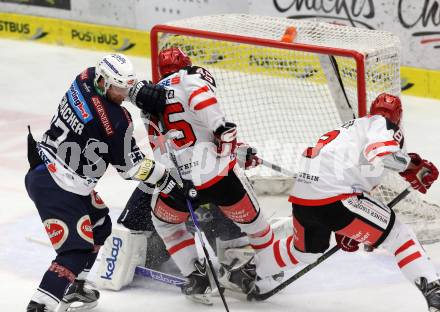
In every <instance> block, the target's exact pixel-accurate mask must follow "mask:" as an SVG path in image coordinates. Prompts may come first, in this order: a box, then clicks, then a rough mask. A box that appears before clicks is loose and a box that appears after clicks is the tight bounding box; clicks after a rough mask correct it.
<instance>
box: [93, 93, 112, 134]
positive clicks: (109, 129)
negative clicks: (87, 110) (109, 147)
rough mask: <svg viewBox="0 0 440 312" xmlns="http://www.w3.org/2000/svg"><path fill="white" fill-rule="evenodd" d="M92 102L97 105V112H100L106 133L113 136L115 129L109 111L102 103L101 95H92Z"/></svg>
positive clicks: (99, 115)
mask: <svg viewBox="0 0 440 312" xmlns="http://www.w3.org/2000/svg"><path fill="white" fill-rule="evenodd" d="M92 104H93V106H94V107H95V110H96V112H97V113H98V117H99V121H100V122H101V125H102V127H103V128H104V131H105V134H106V135H107V136H112V135H113V134H114V133H115V131H114V130H113V126H112V124H111V122H110V118H108V115H107V112H106V111H105V108H104V105H103V104H102V102H101V100H100V99H99V97H97V96H92Z"/></svg>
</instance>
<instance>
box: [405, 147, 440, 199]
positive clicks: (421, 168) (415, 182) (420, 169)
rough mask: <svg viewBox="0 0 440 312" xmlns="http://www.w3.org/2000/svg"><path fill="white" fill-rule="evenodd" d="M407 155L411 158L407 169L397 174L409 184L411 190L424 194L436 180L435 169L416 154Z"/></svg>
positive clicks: (437, 173)
mask: <svg viewBox="0 0 440 312" xmlns="http://www.w3.org/2000/svg"><path fill="white" fill-rule="evenodd" d="M408 155H409V157H411V163H410V164H409V166H408V169H406V170H405V171H403V172H400V173H399V174H400V175H401V176H402V177H403V178H405V180H406V181H408V182H409V183H410V184H411V187H412V188H413V189H415V190H418V191H419V192H421V193H423V194H425V193H426V191H427V190H428V189H429V188H430V187H431V185H432V183H434V181H435V180H437V178H438V175H439V172H438V170H437V167H436V166H435V165H434V164H433V163H431V162H429V161H427V160H426V159H422V158H421V157H420V156H419V155H418V154H416V153H408Z"/></svg>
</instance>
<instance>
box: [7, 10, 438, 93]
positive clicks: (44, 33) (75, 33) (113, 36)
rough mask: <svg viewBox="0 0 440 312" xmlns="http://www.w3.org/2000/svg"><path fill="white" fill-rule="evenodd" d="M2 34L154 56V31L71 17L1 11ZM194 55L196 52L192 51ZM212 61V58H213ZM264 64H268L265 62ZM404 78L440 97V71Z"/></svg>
mask: <svg viewBox="0 0 440 312" xmlns="http://www.w3.org/2000/svg"><path fill="white" fill-rule="evenodd" d="M0 38H9V39H18V40H31V41H38V42H42V43H48V44H57V45H65V46H70V47H76V48H82V49H89V50H100V51H110V52H122V53H125V54H127V55H134V56H142V57H150V33H149V32H147V31H140V30H135V29H128V28H120V27H114V26H103V25H95V24H87V23H82V22H77V21H71V20H61V19H54V18H46V17H37V16H30V15H19V14H11V13H1V12H0ZM186 40H187V39H186ZM192 40H196V41H197V40H200V39H194V38H193V39H192ZM190 43H192V42H191V41H189V42H186V44H190ZM206 47H210V46H209V45H208V46H205V48H206ZM242 52H243V51H240V52H238V53H242ZM253 52H255V51H253ZM277 53H279V54H280V55H279V56H283V55H284V54H285V53H286V52H284V51H279V52H277ZM252 55H254V58H256V59H255V62H262V61H264V62H267V61H268V60H260V59H258V58H257V56H258V54H255V53H252ZM277 56H278V54H275V55H273V57H272V58H271V60H270V61H271V62H275V61H277ZM191 57H195V56H194V55H191ZM208 61H210V62H212V61H213V60H208ZM292 62H294V64H296V63H298V61H297V60H292ZM296 65H298V64H296ZM231 66H232V67H234V66H236V64H228V62H227V60H223V67H226V68H228V67H231ZM248 66H250V67H252V64H248ZM298 66H299V65H298ZM298 66H296V67H298ZM257 67H258V68H260V67H261V66H257ZM257 67H256V68H257ZM296 67H295V66H293V70H295V72H294V74H304V73H302V72H297V71H298V69H296ZM299 67H301V66H299ZM261 68H264V66H263V67H261ZM261 68H260V70H261ZM250 70H251V71H255V70H257V69H252V68H250ZM287 74H288V73H287ZM285 75H286V73H284V72H279V73H277V76H285ZM313 75H314V76H316V75H318V76H321V75H322V73H321V72H314V73H313ZM401 78H402V91H403V94H408V95H414V96H420V97H430V98H436V99H440V71H435V70H426V69H421V68H415V67H402V68H401Z"/></svg>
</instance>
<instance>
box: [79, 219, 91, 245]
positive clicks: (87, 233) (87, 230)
mask: <svg viewBox="0 0 440 312" xmlns="http://www.w3.org/2000/svg"><path fill="white" fill-rule="evenodd" d="M76 231H77V232H78V234H79V236H81V237H82V238H83V239H84V240H86V241H87V242H89V243H91V244H94V243H95V241H94V240H93V226H92V222H91V221H90V217H89V216H88V215H85V216H82V217H81V219H79V220H78V222H77V223H76Z"/></svg>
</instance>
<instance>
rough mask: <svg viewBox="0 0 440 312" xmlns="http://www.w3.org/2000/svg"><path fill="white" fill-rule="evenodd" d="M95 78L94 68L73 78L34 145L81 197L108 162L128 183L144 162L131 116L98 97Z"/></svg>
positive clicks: (62, 181)
mask: <svg viewBox="0 0 440 312" xmlns="http://www.w3.org/2000/svg"><path fill="white" fill-rule="evenodd" d="M94 77H95V68H94V67H91V68H88V69H86V70H84V71H83V72H82V73H81V74H79V75H78V76H77V77H76V79H75V80H74V81H73V83H72V84H71V86H70V87H69V89H68V90H67V92H66V93H65V95H64V96H63V98H62V99H61V102H60V104H59V106H58V110H57V112H56V113H55V115H54V116H53V118H52V121H51V124H50V128H49V130H47V131H46V132H45V134H44V136H43V139H42V141H41V142H39V144H38V149H39V154H40V157H41V158H42V160H43V161H44V163H45V164H46V166H47V168H48V170H49V172H50V173H51V175H52V177H53V179H54V180H55V182H56V183H57V184H58V185H59V186H60V187H61V188H63V189H65V190H67V191H70V192H73V193H76V194H80V195H88V194H90V192H91V190H92V189H93V188H94V187H95V185H96V183H97V182H98V180H99V179H100V178H101V176H102V175H103V174H104V173H105V171H106V169H107V167H108V165H109V164H111V165H113V166H114V167H115V168H116V169H117V170H118V172H119V173H120V174H121V175H122V176H123V177H124V178H126V179H131V178H132V177H133V176H134V175H135V174H136V171H137V167H138V165H139V163H140V162H141V161H142V160H143V158H144V155H143V153H142V152H141V151H140V149H139V148H138V146H137V145H136V141H135V139H134V138H133V137H132V127H131V124H132V121H131V116H130V114H129V113H128V111H127V110H126V109H125V108H124V107H122V106H120V105H117V104H114V103H112V102H110V101H108V100H107V99H106V97H104V96H102V95H100V94H99V93H98V91H97V90H96V88H95V86H94Z"/></svg>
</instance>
